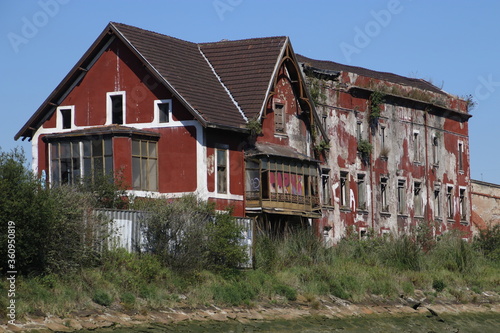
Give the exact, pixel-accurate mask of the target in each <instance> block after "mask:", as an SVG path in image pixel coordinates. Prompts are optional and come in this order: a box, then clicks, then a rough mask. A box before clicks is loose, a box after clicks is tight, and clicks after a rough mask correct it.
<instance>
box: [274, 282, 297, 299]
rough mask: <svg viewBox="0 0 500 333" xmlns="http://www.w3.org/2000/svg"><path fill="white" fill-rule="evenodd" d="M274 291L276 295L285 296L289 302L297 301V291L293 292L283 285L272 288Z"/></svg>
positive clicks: (290, 288) (293, 290) (292, 289)
mask: <svg viewBox="0 0 500 333" xmlns="http://www.w3.org/2000/svg"><path fill="white" fill-rule="evenodd" d="M274 291H275V292H276V294H278V295H281V296H285V297H286V299H287V300H289V301H295V300H297V290H295V289H294V288H292V287H290V286H287V285H284V284H278V285H276V286H275V287H274Z"/></svg>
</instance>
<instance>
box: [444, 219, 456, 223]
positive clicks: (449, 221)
mask: <svg viewBox="0 0 500 333" xmlns="http://www.w3.org/2000/svg"><path fill="white" fill-rule="evenodd" d="M446 222H448V223H455V220H453V219H450V218H448V219H446Z"/></svg>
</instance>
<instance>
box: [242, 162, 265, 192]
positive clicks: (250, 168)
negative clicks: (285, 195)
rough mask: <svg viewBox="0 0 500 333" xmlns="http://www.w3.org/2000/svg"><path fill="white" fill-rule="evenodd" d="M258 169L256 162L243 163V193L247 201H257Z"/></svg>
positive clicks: (258, 188)
mask: <svg viewBox="0 0 500 333" xmlns="http://www.w3.org/2000/svg"><path fill="white" fill-rule="evenodd" d="M260 184H261V181H260V167H259V163H258V161H252V160H247V161H246V163H245V192H246V198H247V200H253V199H259V194H260Z"/></svg>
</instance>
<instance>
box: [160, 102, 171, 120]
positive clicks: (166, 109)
mask: <svg viewBox="0 0 500 333" xmlns="http://www.w3.org/2000/svg"><path fill="white" fill-rule="evenodd" d="M158 111H159V112H160V123H168V122H169V121H170V118H169V117H170V115H169V113H170V103H160V104H158Z"/></svg>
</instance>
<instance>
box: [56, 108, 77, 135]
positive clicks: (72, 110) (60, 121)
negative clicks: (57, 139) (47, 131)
mask: <svg viewBox="0 0 500 333" xmlns="http://www.w3.org/2000/svg"><path fill="white" fill-rule="evenodd" d="M62 110H70V115H71V126H70V128H63V115H62V112H61V111H62ZM56 112H57V115H56V128H57V129H58V130H63V129H65V130H66V129H67V130H71V129H74V128H75V127H76V126H75V106H74V105H63V106H58V107H57V110H56Z"/></svg>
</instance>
